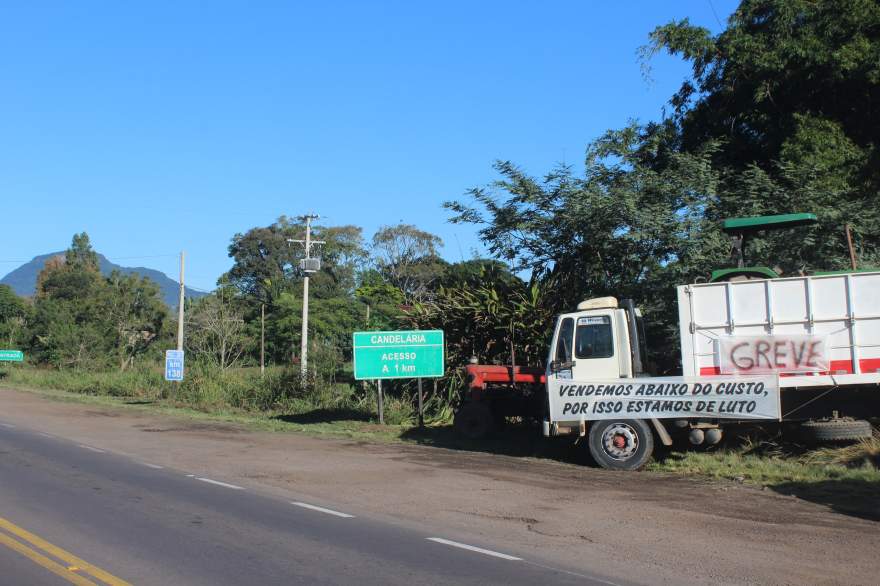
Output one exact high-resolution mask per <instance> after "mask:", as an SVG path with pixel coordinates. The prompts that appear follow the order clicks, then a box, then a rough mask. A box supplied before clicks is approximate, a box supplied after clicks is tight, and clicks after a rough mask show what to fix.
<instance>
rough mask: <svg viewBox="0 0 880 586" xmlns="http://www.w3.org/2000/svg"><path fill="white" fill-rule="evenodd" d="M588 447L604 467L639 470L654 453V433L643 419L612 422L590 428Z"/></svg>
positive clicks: (599, 422)
mask: <svg viewBox="0 0 880 586" xmlns="http://www.w3.org/2000/svg"><path fill="white" fill-rule="evenodd" d="M588 444H589V446H590V454H592V455H593V459H594V460H595V461H596V463H597V464H599V466H601V467H602V468H607V469H609V470H639V469H641V468H643V467H644V466H645V464H647V463H648V461H649V460H650V459H651V454H652V453H653V452H654V434H653V433H652V432H651V428H650V426H649V425H648V422H647V421H644V420H642V419H609V420H607V421H596V422H594V423H593V424H592V425H590V433H589V439H588Z"/></svg>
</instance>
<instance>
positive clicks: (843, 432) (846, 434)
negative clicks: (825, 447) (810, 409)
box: [801, 418, 873, 443]
mask: <svg viewBox="0 0 880 586" xmlns="http://www.w3.org/2000/svg"><path fill="white" fill-rule="evenodd" d="M872 433H873V430H872V429H871V424H870V423H868V422H867V421H865V420H864V419H850V418H838V419H817V420H814V421H806V422H804V423H802V424H801V434H802V435H803V437H804V439H805V440H807V441H810V442H815V443H819V442H850V441H857V440H860V439H871V435H872Z"/></svg>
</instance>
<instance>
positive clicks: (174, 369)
mask: <svg viewBox="0 0 880 586" xmlns="http://www.w3.org/2000/svg"><path fill="white" fill-rule="evenodd" d="M165 380H170V381H178V382H179V381H182V380H183V350H165Z"/></svg>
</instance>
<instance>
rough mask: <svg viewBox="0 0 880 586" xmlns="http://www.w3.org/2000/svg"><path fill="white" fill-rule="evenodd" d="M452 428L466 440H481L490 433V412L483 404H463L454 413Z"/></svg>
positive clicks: (491, 419)
mask: <svg viewBox="0 0 880 586" xmlns="http://www.w3.org/2000/svg"><path fill="white" fill-rule="evenodd" d="M452 427H453V428H454V429H455V433H457V434H458V435H460V436H462V437H466V438H467V439H472V440H478V439H483V438H485V437H486V436H488V435H489V434H490V433H492V428H493V416H492V410H491V409H489V406H488V405H486V404H485V403H479V402H469V403H465V404H463V405H462V406H461V407H459V408H458V411H456V412H455V419H454V420H453V422H452Z"/></svg>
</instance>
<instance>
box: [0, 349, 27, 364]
mask: <svg viewBox="0 0 880 586" xmlns="http://www.w3.org/2000/svg"><path fill="white" fill-rule="evenodd" d="M23 360H24V352H22V351H21V350H0V362H22V361H23Z"/></svg>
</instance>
